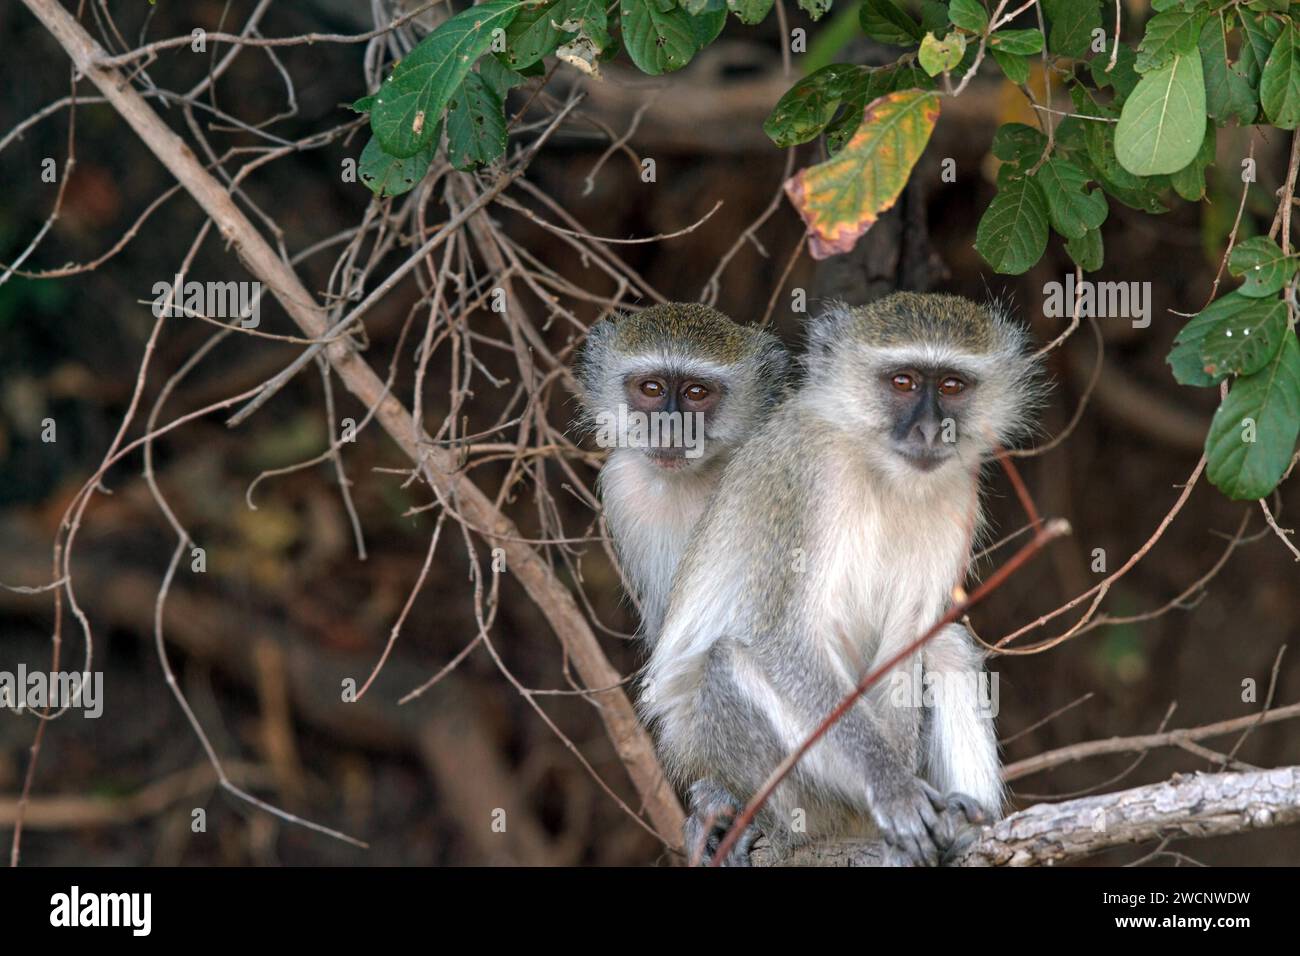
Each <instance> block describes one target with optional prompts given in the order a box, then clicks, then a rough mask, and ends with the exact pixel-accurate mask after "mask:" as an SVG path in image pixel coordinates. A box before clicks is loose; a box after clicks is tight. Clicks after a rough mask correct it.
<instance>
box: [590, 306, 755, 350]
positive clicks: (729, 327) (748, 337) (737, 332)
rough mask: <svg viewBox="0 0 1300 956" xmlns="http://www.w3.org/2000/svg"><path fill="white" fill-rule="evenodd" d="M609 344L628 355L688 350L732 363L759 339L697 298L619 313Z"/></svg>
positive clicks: (615, 319)
mask: <svg viewBox="0 0 1300 956" xmlns="http://www.w3.org/2000/svg"><path fill="white" fill-rule="evenodd" d="M609 321H611V322H613V323H614V334H613V336H612V338H611V342H610V344H611V345H612V346H613V347H614V349H615V350H616V351H619V352H622V353H624V354H626V355H634V354H643V353H646V352H651V351H654V350H657V349H683V348H685V349H686V350H688V351H689V352H690V353H691V354H692V355H694V356H696V357H697V358H701V359H705V360H708V361H711V362H720V363H723V364H730V363H732V362H736V361H739V360H740V359H742V358H744V356H745V355H746V354H747V353H748V352H750V351H752V350H753V349H754V348H755V347H756V346H757V345H758V344H759V343H758V341H757V339H756V337H755V336H754V335H753V334H751V333H750V332H749V331H747V330H746V329H745V328H744V327H743V326H740V325H737V324H736V323H735V322H733V321H731V319H729V318H727V317H726V316H725V315H723V314H722V313H721V312H719V311H718V310H717V309H711V308H709V307H708V306H707V305H700V304H699V303H697V302H670V303H666V304H664V305H656V306H652V307H651V308H649V309H644V310H643V311H641V312H635V313H632V314H631V315H621V316H617V317H615V318H613V319H611V320H609Z"/></svg>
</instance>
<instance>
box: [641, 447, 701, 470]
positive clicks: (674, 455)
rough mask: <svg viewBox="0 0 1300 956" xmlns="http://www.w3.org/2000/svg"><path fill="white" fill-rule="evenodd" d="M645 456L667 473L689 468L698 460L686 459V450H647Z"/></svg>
mask: <svg viewBox="0 0 1300 956" xmlns="http://www.w3.org/2000/svg"><path fill="white" fill-rule="evenodd" d="M645 456H646V457H647V458H649V459H650V461H651V462H653V463H654V464H655V465H656V466H657V467H659V468H662V469H664V470H665V471H677V470H679V469H682V468H689V467H690V466H691V463H692V462H693V461H695V460H696V459H691V458H687V457H686V449H685V448H647V449H645Z"/></svg>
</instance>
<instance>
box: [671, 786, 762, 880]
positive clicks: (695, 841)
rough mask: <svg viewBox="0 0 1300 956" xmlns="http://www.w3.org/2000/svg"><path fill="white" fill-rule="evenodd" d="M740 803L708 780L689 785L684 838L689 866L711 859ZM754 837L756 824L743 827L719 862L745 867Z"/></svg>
mask: <svg viewBox="0 0 1300 956" xmlns="http://www.w3.org/2000/svg"><path fill="white" fill-rule="evenodd" d="M740 806H741V801H739V800H737V799H736V798H735V797H734V796H732V795H731V793H730V792H729V791H728V790H726V788H724V787H722V786H721V785H719V784H717V783H715V782H714V781H712V780H699V781H697V782H696V783H694V784H692V785H691V791H690V807H691V811H690V816H688V817H687V818H686V826H685V837H686V853H687V855H688V857H689V860H690V864H691V865H692V866H709V865H710V864H711V863H712V862H713V858H714V856H715V855H716V854H717V852H718V847H719V846H721V845H722V841H723V840H724V839H725V838H726V836H727V831H728V830H730V829H731V824H732V821H733V820H735V819H736V813H737V812H738V809H739V807H740ZM758 836H759V830H758V828H757V827H756V826H754V825H753V824H750V825H749V826H748V827H746V828H745V832H744V833H742V834H741V835H740V839H739V840H737V841H736V845H735V846H734V847H733V848H732V850H731V852H730V853H728V854H727V858H726V859H725V860H723V861H722V865H723V866H749V850H750V847H752V846H753V844H754V840H756V839H757V838H758Z"/></svg>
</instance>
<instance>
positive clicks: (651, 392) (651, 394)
mask: <svg viewBox="0 0 1300 956" xmlns="http://www.w3.org/2000/svg"><path fill="white" fill-rule="evenodd" d="M639 388H640V389H641V394H642V395H644V396H646V398H662V397H663V394H664V384H663V382H656V381H655V380H654V379H652V378H648V379H646V380H645V381H644V382H642V383H641V384H640V386H639Z"/></svg>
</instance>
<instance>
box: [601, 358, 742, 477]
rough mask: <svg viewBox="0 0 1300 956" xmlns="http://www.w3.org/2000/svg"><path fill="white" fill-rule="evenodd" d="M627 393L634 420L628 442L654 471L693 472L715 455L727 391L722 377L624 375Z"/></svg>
mask: <svg viewBox="0 0 1300 956" xmlns="http://www.w3.org/2000/svg"><path fill="white" fill-rule="evenodd" d="M623 390H624V395H625V402H626V405H627V408H628V409H629V412H630V413H631V414H632V415H633V416H636V419H635V421H634V422H633V423H632V424H631V425H630V427H629V429H628V434H627V443H628V445H629V446H631V447H634V448H639V449H640V450H641V451H642V452H643V453H644V454H645V456H646V457H647V458H648V459H649V460H650V461H651V462H652V463H653V464H654V465H655V466H656V467H658V468H662V469H664V470H668V471H676V470H679V469H685V468H690V467H692V466H693V465H697V464H699V463H701V462H703V461H704V460H706V459H707V458H709V457H711V456H712V455H713V454H714V452H716V449H715V448H710V445H711V444H713V443H712V442H711V441H710V438H711V437H712V433H713V432H714V431H715V430H716V429H715V427H714V426H716V424H717V419H718V415H719V412H720V409H721V406H722V403H723V400H724V394H725V392H726V385H725V384H724V383H723V382H722V380H721V379H719V378H713V377H708V376H702V375H695V374H683V373H680V372H675V371H668V370H658V371H651V372H643V373H634V374H630V375H628V376H626V378H624V380H623ZM640 425H644V427H638V426H640Z"/></svg>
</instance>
